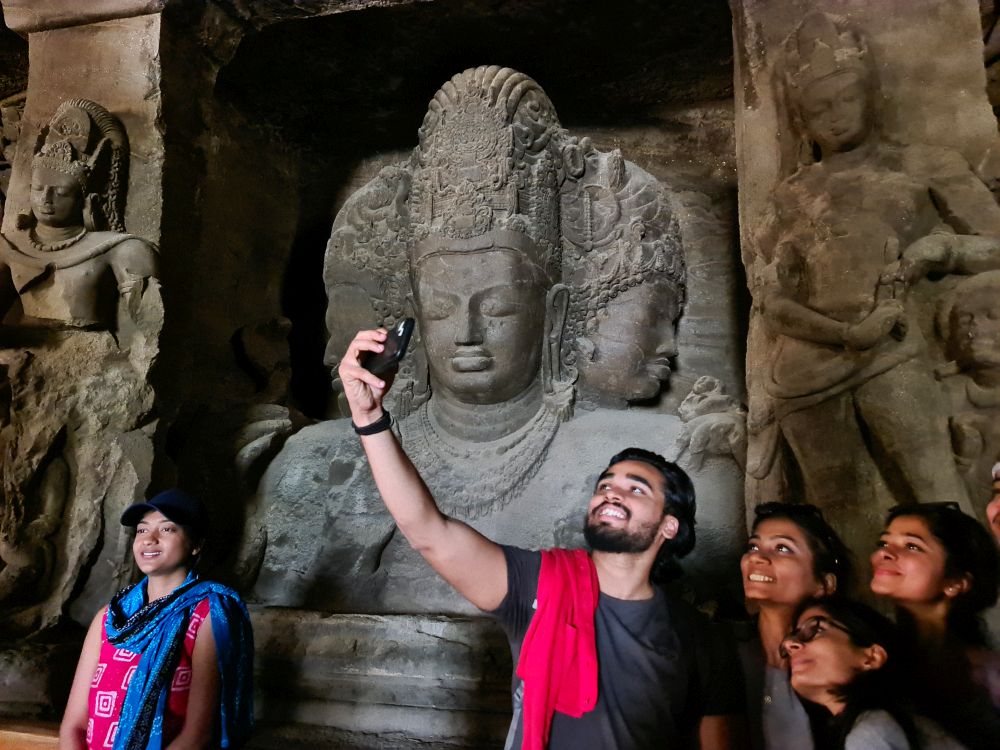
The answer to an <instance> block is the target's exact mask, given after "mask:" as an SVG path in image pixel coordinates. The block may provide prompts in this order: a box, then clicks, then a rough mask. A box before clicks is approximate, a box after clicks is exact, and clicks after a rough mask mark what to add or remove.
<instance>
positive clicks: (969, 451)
mask: <svg viewBox="0 0 1000 750" xmlns="http://www.w3.org/2000/svg"><path fill="white" fill-rule="evenodd" d="M986 422H987V420H986V418H985V417H984V416H983V415H981V414H977V413H975V412H965V413H963V414H957V415H955V416H953V417H952V418H951V420H950V426H951V446H952V450H953V451H954V452H955V460H956V462H957V463H958V467H959V469H960V470H963V471H968V470H969V469H970V468H972V466H973V465H974V464H975V462H976V460H977V459H978V458H979V457H980V456H981V455H982V453H983V450H984V448H985V440H984V439H983V434H984V429H988V427H989V425H988V424H987V423H986Z"/></svg>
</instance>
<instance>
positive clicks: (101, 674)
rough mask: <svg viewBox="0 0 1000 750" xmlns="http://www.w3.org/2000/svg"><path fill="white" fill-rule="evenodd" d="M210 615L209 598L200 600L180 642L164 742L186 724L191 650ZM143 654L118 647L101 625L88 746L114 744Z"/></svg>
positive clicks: (99, 749) (89, 705)
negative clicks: (182, 642)
mask: <svg viewBox="0 0 1000 750" xmlns="http://www.w3.org/2000/svg"><path fill="white" fill-rule="evenodd" d="M206 617H208V599H203V600H202V601H200V602H198V606H197V607H195V610H194V613H193V614H192V615H191V620H190V622H189V623H188V629H187V632H186V633H185V634H184V644H183V646H181V657H180V662H179V663H178V665H177V669H176V670H175V671H174V676H173V679H172V680H171V681H170V692H169V694H168V695H167V707H166V711H164V715H163V744H164V746H166V745H167V744H168V743H169V742H170V741H171V740H173V739H174V738H175V737H176V736H177V735H178V734H179V733H180V731H181V727H183V726H184V717H185V716H186V715H187V705H188V695H189V694H190V691H191V654H192V653H194V642H195V639H196V638H197V637H198V630H199V629H200V628H201V624H202V623H203V622H204V621H205V618H206ZM141 657H142V654H136V653H133V652H131V651H127V650H125V649H123V648H115V647H114V646H112V645H111V644H110V643H108V634H107V631H106V630H105V629H104V628H101V657H100V660H99V661H98V663H97V669H95V670H94V677H93V679H91V681H90V697H89V698H88V699H87V709H88V715H89V717H90V718H89V720H88V721H87V748H88V750H104V749H105V748H109V747H111V746H112V745H114V742H115V733H116V732H117V731H118V717H119V716H120V715H121V712H122V703H123V702H124V701H125V691H126V689H127V688H128V683H129V680H131V679H132V675H133V674H135V670H136V667H137V666H138V665H139V659H140V658H141Z"/></svg>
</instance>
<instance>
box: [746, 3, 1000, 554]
mask: <svg viewBox="0 0 1000 750" xmlns="http://www.w3.org/2000/svg"><path fill="white" fill-rule="evenodd" d="M781 65H782V67H781V73H782V77H781V84H782V89H783V92H784V99H783V102H782V105H783V106H784V113H785V114H786V116H787V117H788V119H789V123H790V125H791V128H792V132H793V133H794V134H796V135H797V136H798V138H799V141H798V148H797V151H796V152H795V153H794V154H793V155H794V156H795V157H796V159H797V163H795V164H794V165H793V166H792V168H791V172H790V173H789V174H787V176H786V177H785V178H784V179H783V180H782V181H781V182H780V183H779V184H778V185H777V186H776V187H775V189H774V191H773V193H772V194H771V201H770V206H769V207H768V209H767V211H765V212H764V215H763V216H762V217H761V218H760V220H759V221H758V223H757V224H756V227H755V232H754V239H753V247H752V249H750V250H749V251H747V250H746V249H745V251H744V260H745V262H746V264H747V268H748V277H749V283H750V287H751V291H752V293H753V298H754V320H753V321H752V324H751V338H750V343H749V345H748V351H749V353H750V354H749V357H750V362H751V363H755V364H753V365H752V366H748V381H749V386H750V389H749V390H750V461H749V465H748V470H749V472H750V473H751V475H752V476H754V477H755V478H757V479H761V480H765V481H767V480H768V479H769V478H770V480H772V481H771V483H770V484H769V485H768V486H770V487H771V488H773V492H772V493H771V494H772V495H774V494H779V495H780V494H782V493H789V489H788V488H789V487H795V486H796V485H798V486H799V488H800V489H799V491H796V490H794V489H793V490H791V493H790V494H789V495H788V496H789V497H797V498H800V499H802V500H806V501H810V502H814V503H817V504H819V505H820V506H822V507H824V508H825V509H828V510H829V512H830V513H831V515H832V517H833V518H834V520H835V521H836V522H837V523H839V524H841V526H842V528H843V530H845V532H846V533H847V535H848V538H858V535H862V534H865V533H867V532H870V531H871V529H872V528H874V527H876V526H877V524H878V523H880V520H879V519H880V518H881V516H882V514H883V512H884V510H885V509H886V507H888V506H889V505H893V504H895V503H897V502H912V501H923V502H929V501H937V500H942V499H951V500H957V501H959V502H961V503H962V504H963V505H964V506H965V507H966V508H971V506H970V505H969V503H968V499H967V498H966V492H965V487H964V484H963V483H962V481H961V478H960V476H959V473H958V470H957V469H956V467H955V463H954V461H953V459H952V450H951V442H950V439H949V431H948V421H947V417H948V415H947V414H946V409H945V408H944V404H943V399H942V398H941V388H940V385H939V383H938V382H937V381H936V380H935V379H934V377H933V368H934V364H935V361H936V358H937V356H938V355H937V354H936V343H935V342H933V341H932V342H930V343H929V342H928V341H927V339H926V336H925V335H924V329H925V328H926V327H927V322H928V320H929V319H930V317H932V315H933V312H932V310H933V299H934V297H935V296H936V294H938V293H939V290H937V289H935V288H934V287H933V285H931V284H929V283H927V282H925V281H924V280H925V279H926V278H927V277H928V276H929V275H934V276H935V277H939V276H941V275H947V274H968V273H975V272H978V271H982V270H986V269H988V268H991V267H996V266H997V265H998V263H1000V252H998V250H1000V239H998V238H1000V209H998V208H997V206H996V204H995V203H994V202H993V199H992V196H991V195H990V193H989V191H988V189H987V188H986V186H985V185H984V184H983V182H982V181H981V180H980V179H979V178H978V177H977V176H976V175H975V174H974V173H973V172H972V170H971V169H970V168H969V166H968V164H967V162H966V161H965V160H964V159H963V158H962V157H961V156H960V155H959V154H958V153H957V152H955V151H953V150H950V149H946V148H941V147H934V146H925V145H914V144H901V143H897V142H893V141H891V140H889V139H886V138H884V137H883V135H882V134H881V133H880V130H879V119H878V103H879V84H878V80H877V78H876V74H875V71H876V68H875V66H874V63H873V61H872V53H871V51H870V49H869V46H868V44H867V42H866V40H865V38H864V36H863V35H862V34H861V33H860V32H859V31H858V30H856V29H855V28H853V27H852V26H851V25H850V24H848V23H847V22H846V21H844V20H843V19H842V18H839V17H835V16H831V15H829V14H825V13H818V12H817V13H812V14H809V15H808V16H806V17H805V18H804V19H803V20H802V21H801V22H800V23H799V24H798V25H797V26H796V28H795V29H794V31H793V32H792V33H791V34H790V35H789V36H788V37H787V39H786V42H785V44H784V49H783V57H782V63H781ZM779 109H781V107H779Z"/></svg>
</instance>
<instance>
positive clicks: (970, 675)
mask: <svg viewBox="0 0 1000 750" xmlns="http://www.w3.org/2000/svg"><path fill="white" fill-rule="evenodd" d="M871 564H872V573H873V575H872V580H871V590H872V591H873V592H874V593H875V594H877V595H879V596H884V597H886V598H887V599H889V600H890V601H891V602H892V603H893V604H895V605H896V611H897V613H898V619H899V623H900V625H901V626H902V627H903V633H904V636H905V641H904V646H905V648H906V658H907V665H908V667H909V671H910V673H911V674H910V677H911V679H910V680H909V681H908V682H909V684H913V685H919V686H920V688H919V690H918V692H917V694H915V695H914V702H915V703H916V705H917V707H918V708H919V709H920V710H921V711H923V712H924V713H926V714H927V715H928V716H930V717H932V718H934V719H935V720H936V721H938V722H939V723H941V725H942V726H944V727H945V728H946V729H948V731H950V732H951V733H952V734H954V735H955V736H956V737H957V738H958V739H959V740H961V741H962V742H963V743H964V744H965V745H967V746H968V747H970V748H980V747H981V748H997V747H1000V714H998V712H997V709H996V706H995V705H991V701H990V695H989V691H990V688H991V684H990V683H991V682H992V683H993V684H992V687H993V688H994V689H995V688H996V681H997V676H996V675H997V673H998V671H1000V670H998V665H997V658H996V655H995V654H992V653H991V652H989V650H988V649H987V641H986V636H985V634H984V632H983V626H982V622H981V620H980V615H981V613H982V612H983V611H984V610H986V609H987V608H989V607H991V606H993V605H995V604H996V602H997V569H998V558H997V549H996V545H995V544H994V542H993V539H991V538H990V535H989V534H988V533H987V531H986V530H985V529H984V528H983V527H982V526H981V525H980V524H979V522H978V521H976V520H975V519H974V518H972V517H970V516H967V515H965V514H964V513H962V511H960V510H959V509H958V508H957V507H956V506H955V504H954V503H926V504H922V505H911V506H899V507H897V508H893V509H892V510H891V511H890V512H889V516H888V518H887V520H886V527H885V530H884V531H883V532H882V534H881V535H880V537H879V541H878V543H877V546H876V549H875V551H874V552H873V553H872V556H871ZM997 692H1000V691H997Z"/></svg>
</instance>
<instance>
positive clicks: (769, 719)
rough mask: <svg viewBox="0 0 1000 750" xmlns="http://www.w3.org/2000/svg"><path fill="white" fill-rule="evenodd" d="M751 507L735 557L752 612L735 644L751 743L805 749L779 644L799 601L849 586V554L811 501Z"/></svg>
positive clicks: (802, 722)
mask: <svg viewBox="0 0 1000 750" xmlns="http://www.w3.org/2000/svg"><path fill="white" fill-rule="evenodd" d="M755 513H756V515H755V518H754V522H753V526H752V528H751V530H750V539H749V540H748V542H747V548H746V552H745V553H744V554H743V557H742V559H741V560H740V571H741V573H742V578H743V593H744V596H745V597H746V601H747V605H748V608H749V609H751V610H752V611H754V612H755V614H756V619H755V621H754V626H755V627H753V628H752V631H753V632H752V633H750V634H748V637H746V638H744V639H742V642H741V643H740V657H741V659H742V661H743V670H744V675H745V677H746V686H747V714H748V718H749V721H750V730H751V742H752V745H753V747H754V748H756V749H758V750H759V749H761V748H766V749H767V750H784V749H785V748H787V749H788V750H806V749H808V748H809V747H810V746H811V739H810V734H811V730H810V726H809V718H808V716H807V715H806V712H805V710H804V709H803V707H802V705H801V704H800V702H799V700H798V698H797V697H796V696H795V694H794V693H793V691H792V689H791V686H790V685H789V683H788V664H787V660H786V658H785V656H784V654H783V653H782V652H781V642H782V640H783V639H784V637H785V635H786V634H787V633H788V631H789V630H790V629H791V626H792V622H793V619H792V618H793V617H794V615H795V611H796V610H797V609H798V607H799V605H801V604H802V602H803V601H805V600H807V599H811V598H814V597H823V596H829V595H832V594H834V593H836V592H838V591H843V590H845V589H847V588H848V587H849V586H850V577H851V563H850V556H849V553H848V550H847V547H846V546H845V545H844V543H843V542H842V541H841V539H840V537H839V536H838V535H837V533H836V532H835V531H834V530H833V528H832V527H831V526H830V525H829V524H828V523H827V522H826V520H825V519H824V518H823V514H822V513H821V512H820V510H819V508H817V507H815V506H813V505H806V504H793V503H763V504H762V505H758V506H757V508H756V510H755Z"/></svg>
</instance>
